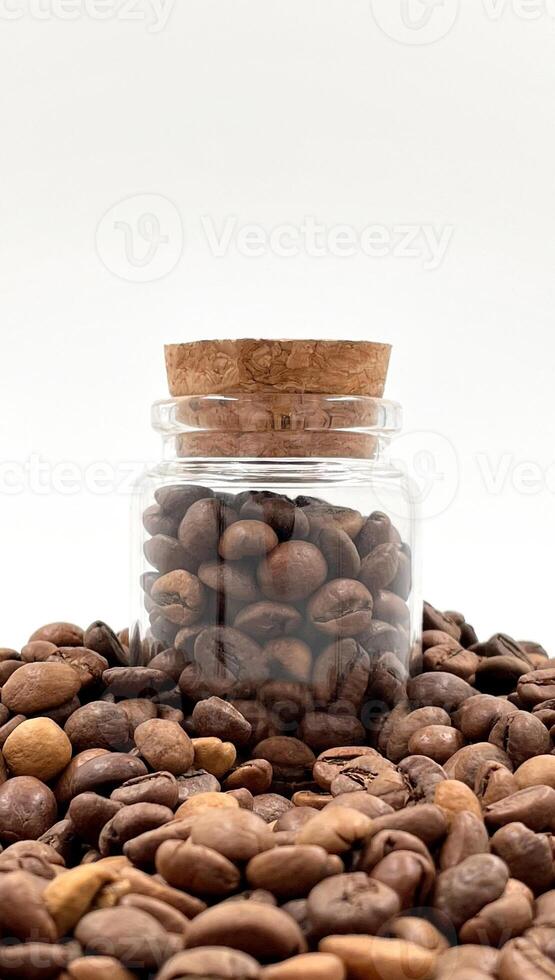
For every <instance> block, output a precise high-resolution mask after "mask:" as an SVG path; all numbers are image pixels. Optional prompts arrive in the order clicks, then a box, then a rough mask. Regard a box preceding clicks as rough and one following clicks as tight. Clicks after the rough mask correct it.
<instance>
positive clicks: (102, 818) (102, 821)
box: [68, 793, 123, 849]
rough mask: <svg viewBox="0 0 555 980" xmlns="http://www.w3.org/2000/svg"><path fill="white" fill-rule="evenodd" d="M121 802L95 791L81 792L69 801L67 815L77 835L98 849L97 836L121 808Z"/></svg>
mask: <svg viewBox="0 0 555 980" xmlns="http://www.w3.org/2000/svg"><path fill="white" fill-rule="evenodd" d="M122 806H123V803H120V802H118V801H116V800H107V799H106V798H105V797H103V796H99V795H98V794H97V793H81V794H80V795H79V796H75V797H74V799H73V800H72V801H71V803H70V805H69V810H68V816H69V818H70V820H71V822H72V824H73V826H74V827H75V830H76V831H77V833H78V835H79V837H81V838H82V840H84V841H85V843H87V844H89V846H90V847H94V848H96V849H98V838H99V836H100V832H101V831H102V828H103V827H104V826H105V825H106V824H107V823H108V821H109V820H111V819H112V817H113V816H114V815H115V814H116V813H117V812H118V810H121V808H122Z"/></svg>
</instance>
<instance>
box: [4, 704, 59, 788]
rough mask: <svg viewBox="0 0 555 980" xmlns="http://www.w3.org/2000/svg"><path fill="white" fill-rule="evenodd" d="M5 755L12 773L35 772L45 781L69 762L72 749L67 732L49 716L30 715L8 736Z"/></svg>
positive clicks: (35, 774)
mask: <svg viewBox="0 0 555 980" xmlns="http://www.w3.org/2000/svg"><path fill="white" fill-rule="evenodd" d="M3 754H4V759H5V761H6V763H7V764H8V766H9V769H10V772H11V774H12V775H13V776H36V777H37V779H41V780H42V781H43V782H48V780H50V779H53V777H54V776H57V775H59V773H60V772H61V771H62V770H63V769H65V767H66V766H67V765H68V763H69V761H70V759H71V755H72V750H71V742H70V741H69V738H68V737H67V735H66V734H65V733H64V732H63V731H62V729H61V728H59V726H58V725H56V724H55V723H54V722H53V721H51V720H50V719H49V718H30V719H28V720H27V721H24V722H22V724H21V725H18V726H17V728H16V729H15V730H14V731H13V732H12V733H11V735H9V736H8V738H7V739H6V742H5V744H4V748H3Z"/></svg>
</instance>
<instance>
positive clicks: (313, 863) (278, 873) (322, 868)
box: [246, 844, 343, 901]
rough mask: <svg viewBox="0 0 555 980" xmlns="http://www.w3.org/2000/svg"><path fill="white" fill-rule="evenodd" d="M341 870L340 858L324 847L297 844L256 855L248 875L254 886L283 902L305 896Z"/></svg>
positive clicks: (248, 869) (249, 867)
mask: <svg viewBox="0 0 555 980" xmlns="http://www.w3.org/2000/svg"><path fill="white" fill-rule="evenodd" d="M342 870H343V865H342V864H341V861H340V859H338V858H335V857H334V856H332V855H329V854H328V853H327V851H325V850H324V848H322V847H315V846H313V845H312V846H311V845H302V844H294V845H292V846H288V847H287V846H286V847H280V848H274V849H273V850H268V851H266V852H264V853H262V854H258V855H257V856H255V857H253V858H252V859H251V860H250V861H249V863H248V865H247V870H246V875H247V881H248V882H249V884H250V885H251V887H252V888H263V889H265V890H267V891H269V892H271V893H272V894H273V895H275V896H276V897H277V898H279V899H280V900H281V901H284V900H290V899H294V898H304V897H305V896H306V895H308V893H309V892H310V890H311V889H312V888H313V887H314V886H315V885H316V884H318V882H320V881H322V880H323V879H324V878H327V877H329V876H330V875H333V874H337V873H338V872H340V871H342Z"/></svg>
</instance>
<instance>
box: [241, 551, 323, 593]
mask: <svg viewBox="0 0 555 980" xmlns="http://www.w3.org/2000/svg"><path fill="white" fill-rule="evenodd" d="M327 571H328V569H327V565H326V560H325V558H324V556H323V554H322V552H321V551H319V550H318V548H316V547H315V546H314V545H313V544H311V543H310V542H309V541H286V542H285V543H283V544H280V545H278V547H277V548H274V550H273V551H272V552H271V553H270V554H269V555H268V556H267V557H266V558H264V559H263V560H262V561H261V562H260V564H259V566H258V572H257V574H258V583H259V585H260V588H261V589H262V592H263V593H264V595H265V596H266V598H268V599H271V600H274V601H278V602H283V601H285V602H297V601H298V600H299V599H306V598H307V597H308V596H309V595H312V593H313V592H316V590H317V589H318V588H319V587H320V586H321V585H322V584H323V582H324V581H325V579H326V575H327Z"/></svg>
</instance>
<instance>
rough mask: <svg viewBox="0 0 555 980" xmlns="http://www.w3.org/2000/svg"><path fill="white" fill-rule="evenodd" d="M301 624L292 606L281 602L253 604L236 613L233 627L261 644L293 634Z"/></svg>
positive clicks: (298, 614)
mask: <svg viewBox="0 0 555 980" xmlns="http://www.w3.org/2000/svg"><path fill="white" fill-rule="evenodd" d="M301 622H302V616H301V614H300V612H299V611H298V610H297V609H295V607H294V606H288V605H285V604H284V603H281V602H254V603H252V605H248V606H244V607H243V608H242V609H241V610H240V612H238V614H237V616H236V617H235V622H234V624H233V625H234V626H235V628H236V629H237V630H241V631H242V632H243V633H247V634H248V635H249V636H252V637H254V639H256V640H259V641H260V642H262V641H264V640H270V639H273V638H274V637H281V635H282V634H284V633H285V634H289V633H294V632H295V630H296V629H297V627H298V626H300V624H301Z"/></svg>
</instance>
